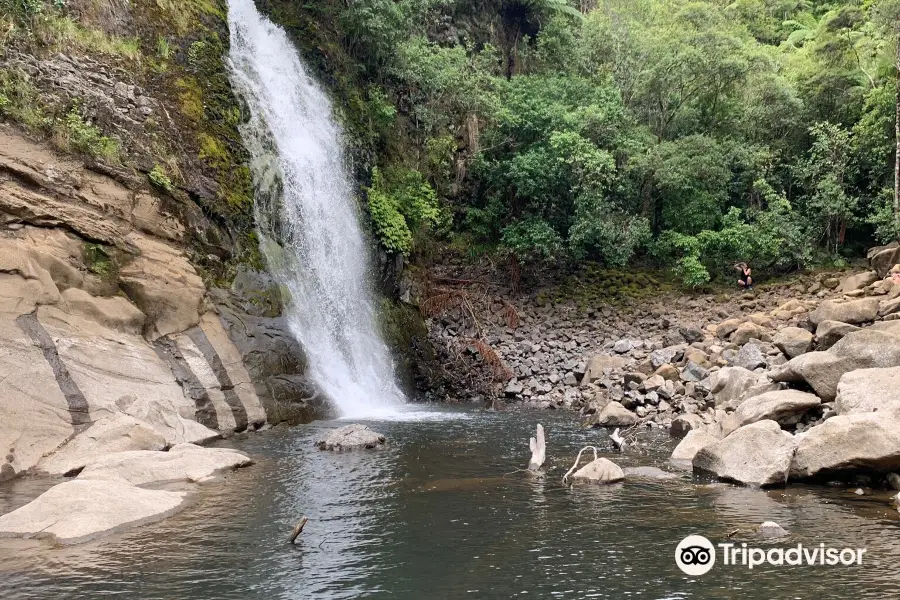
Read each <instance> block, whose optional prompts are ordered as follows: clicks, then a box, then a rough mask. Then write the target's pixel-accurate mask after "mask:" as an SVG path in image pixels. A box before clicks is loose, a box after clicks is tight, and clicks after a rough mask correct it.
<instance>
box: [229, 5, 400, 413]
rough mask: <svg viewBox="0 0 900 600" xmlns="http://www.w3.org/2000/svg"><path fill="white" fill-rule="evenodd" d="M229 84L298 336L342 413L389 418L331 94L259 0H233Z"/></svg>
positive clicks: (383, 358) (261, 217)
mask: <svg viewBox="0 0 900 600" xmlns="http://www.w3.org/2000/svg"><path fill="white" fill-rule="evenodd" d="M228 5H229V26H230V30H231V53H230V62H231V71H232V80H233V83H234V84H235V87H236V89H237V91H238V93H239V94H241V95H242V96H243V97H244V99H245V100H246V102H247V103H248V105H249V107H250V113H251V118H250V121H249V123H247V124H246V125H245V126H243V128H242V130H241V134H242V136H243V138H244V142H245V144H246V145H247V147H248V149H249V150H250V153H251V155H252V161H251V169H252V172H253V178H254V186H255V188H256V202H255V206H256V209H255V210H256V219H257V223H258V228H259V231H258V233H259V237H260V245H261V247H262V250H263V253H264V254H265V257H266V260H267V262H268V264H269V268H270V269H271V271H272V273H273V275H274V276H275V278H276V280H277V281H278V283H279V284H280V285H281V286H282V287H283V289H285V290H286V291H287V294H286V295H287V296H288V297H289V301H288V306H287V308H286V317H287V319H288V322H289V325H290V329H291V332H292V334H293V335H294V336H296V337H297V339H298V340H299V341H300V343H301V344H302V346H303V348H304V350H305V351H306V354H307V357H308V359H309V369H310V374H311V376H312V378H313V380H314V381H315V382H316V384H317V385H318V386H319V388H320V389H321V390H322V391H323V392H324V393H325V394H326V395H327V396H328V398H329V399H330V400H331V402H332V404H333V405H334V407H335V408H336V409H337V410H338V412H339V413H340V416H341V417H356V418H359V417H378V416H381V417H383V416H390V415H392V414H394V413H395V412H396V411H398V410H399V409H400V408H401V407H402V404H403V396H402V393H401V392H400V390H399V389H398V387H397V385H396V383H395V379H394V366H393V363H392V361H391V357H390V353H389V351H388V348H387V346H386V345H385V343H384V341H383V340H382V339H381V338H380V336H379V333H378V331H377V328H376V325H375V307H374V300H373V297H372V293H371V290H370V281H369V274H370V264H369V262H370V257H369V253H370V251H369V247H368V245H367V242H366V238H365V236H364V234H363V231H362V228H361V226H360V223H359V209H358V206H357V202H356V199H355V196H354V185H353V182H352V179H351V176H350V174H349V171H348V165H347V161H346V159H345V157H344V150H343V148H344V140H343V132H342V130H341V127H340V125H339V124H338V123H337V122H336V120H335V118H334V115H333V112H332V106H331V102H330V100H329V98H328V96H327V95H326V94H325V92H323V90H322V89H321V88H320V87H319V85H317V83H316V82H315V81H314V80H313V78H312V77H310V75H309V73H308V72H307V70H306V68H305V66H304V65H303V63H302V62H301V59H300V56H299V55H298V53H297V50H296V49H295V48H294V46H293V44H292V43H291V42H290V40H289V39H288V37H287V35H286V34H285V32H284V30H283V29H281V28H280V27H278V26H277V25H275V24H273V23H272V22H271V21H269V20H268V19H267V18H266V17H264V16H263V15H261V14H260V12H259V11H258V10H257V8H256V6H255V5H254V3H253V0H229V2H228Z"/></svg>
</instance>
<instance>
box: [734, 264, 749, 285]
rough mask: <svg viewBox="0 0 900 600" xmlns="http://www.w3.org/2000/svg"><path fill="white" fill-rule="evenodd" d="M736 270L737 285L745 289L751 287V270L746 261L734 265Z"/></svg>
mask: <svg viewBox="0 0 900 600" xmlns="http://www.w3.org/2000/svg"><path fill="white" fill-rule="evenodd" d="M734 268H735V269H737V272H738V285H739V286H741V287H742V288H745V289H747V290H752V289H753V271H752V270H751V269H750V266H749V265H748V264H747V263H738V264H737V265H735V267H734Z"/></svg>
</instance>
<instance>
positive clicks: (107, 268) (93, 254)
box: [82, 243, 118, 279]
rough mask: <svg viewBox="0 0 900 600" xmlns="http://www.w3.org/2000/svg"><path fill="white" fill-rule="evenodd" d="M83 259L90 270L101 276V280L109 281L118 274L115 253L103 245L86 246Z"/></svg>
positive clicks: (83, 250)
mask: <svg viewBox="0 0 900 600" xmlns="http://www.w3.org/2000/svg"><path fill="white" fill-rule="evenodd" d="M82 257H83V259H84V264H85V265H86V266H87V268H88V270H89V271H90V272H91V273H94V274H95V275H99V276H100V278H101V279H108V278H110V277H111V276H113V275H115V273H116V272H118V266H117V261H116V260H115V259H114V255H113V253H112V252H111V250H110V249H109V248H108V247H106V246H104V245H103V244H88V243H86V244H84V247H83V248H82Z"/></svg>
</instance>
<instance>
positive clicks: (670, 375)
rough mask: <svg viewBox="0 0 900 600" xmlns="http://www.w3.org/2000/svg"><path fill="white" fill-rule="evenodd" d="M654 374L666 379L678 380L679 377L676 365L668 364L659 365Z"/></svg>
mask: <svg viewBox="0 0 900 600" xmlns="http://www.w3.org/2000/svg"><path fill="white" fill-rule="evenodd" d="M654 375H659V376H660V377H662V378H663V379H665V380H668V381H678V380H679V378H680V377H681V373H680V372H679V371H678V369H677V368H676V367H674V366H673V365H670V364H664V365H661V366H660V367H659V368H658V369H657V370H656V372H655V373H654Z"/></svg>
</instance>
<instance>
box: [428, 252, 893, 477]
mask: <svg viewBox="0 0 900 600" xmlns="http://www.w3.org/2000/svg"><path fill="white" fill-rule="evenodd" d="M868 258H869V261H870V266H871V270H868V271H864V272H857V273H850V274H846V273H844V274H840V273H822V274H818V275H804V276H802V277H800V278H798V279H795V280H794V281H792V282H790V283H787V284H772V285H768V286H762V287H758V288H757V290H756V291H754V292H752V293H740V292H734V293H732V294H730V295H725V296H723V295H721V294H720V295H700V296H697V297H693V298H689V297H676V296H674V295H661V296H660V297H658V298H649V299H646V298H645V299H644V300H643V301H638V302H635V301H629V300H628V299H627V298H626V301H625V302H620V303H619V304H618V305H617V306H615V307H614V306H613V305H609V304H608V303H607V304H606V305H600V306H594V307H592V306H590V305H589V306H588V307H587V308H585V307H584V306H582V307H578V306H576V305H575V303H574V302H573V301H570V300H569V301H567V300H565V299H563V300H562V301H561V302H557V303H554V302H546V301H542V300H541V295H542V294H543V293H536V294H531V295H519V296H516V295H514V294H509V293H508V291H506V290H504V289H503V288H502V286H494V287H493V288H487V287H486V286H483V287H481V289H480V290H479V291H480V293H479V294H477V295H476V294H474V293H472V292H471V291H470V292H467V294H468V298H470V299H469V301H468V306H467V307H466V308H465V309H463V308H461V307H458V306H455V307H454V306H451V307H450V308H449V309H448V310H447V311H445V312H444V313H443V314H441V315H439V316H434V317H433V318H431V319H430V321H429V325H430V332H431V336H432V339H433V341H434V343H435V345H436V346H438V347H442V348H445V349H448V350H447V352H448V353H449V354H450V355H452V356H455V358H456V360H457V361H459V360H468V361H469V364H470V365H472V366H471V368H473V369H478V368H482V370H485V369H486V368H487V367H489V368H488V369H487V370H489V371H491V372H492V373H497V369H496V367H495V365H492V364H491V363H492V360H490V359H488V358H486V357H485V356H484V355H483V353H482V352H481V349H480V348H479V347H477V346H475V345H474V344H473V343H472V342H471V341H469V340H471V339H473V338H476V337H478V335H479V333H480V334H481V335H482V337H481V340H482V341H483V342H485V343H486V344H488V345H489V346H490V348H491V349H492V350H493V351H494V352H495V353H496V359H497V360H499V361H502V365H503V366H504V367H505V368H507V369H508V371H507V373H506V375H507V376H510V375H511V377H509V378H508V379H507V380H505V381H502V382H498V381H497V380H496V379H497V378H494V381H492V382H491V383H490V385H489V386H483V387H482V388H481V390H479V392H480V393H474V394H470V395H468V396H456V397H455V398H452V400H454V401H458V402H475V403H483V402H486V401H487V402H490V403H491V404H492V405H493V406H495V407H497V408H501V407H503V406H504V405H505V404H506V403H517V404H520V405H522V406H528V407H535V408H545V409H548V408H562V409H570V410H573V411H577V412H578V413H579V414H581V415H582V416H583V417H584V419H585V422H586V424H587V425H590V426H594V427H605V428H631V427H635V428H637V427H656V428H664V429H668V430H669V431H670V433H671V435H672V436H673V437H675V438H679V439H681V440H682V441H681V442H680V443H679V445H678V446H677V448H676V449H675V451H674V453H673V455H672V463H673V464H674V465H676V466H681V467H686V468H692V469H693V470H694V471H696V472H701V473H705V474H711V475H712V476H714V477H716V478H718V479H720V480H723V481H730V482H735V483H739V484H748V485H757V486H773V485H784V484H785V483H786V482H788V481H799V480H804V481H819V482H828V481H841V482H844V483H850V484H865V485H873V486H887V485H888V484H889V481H888V479H887V475H888V474H889V473H891V472H892V471H894V470H896V469H900V405H898V404H897V400H896V395H895V394H894V393H893V389H894V388H895V385H894V384H895V383H898V382H900V285H898V284H897V282H896V281H895V280H894V279H893V278H891V277H890V276H889V273H888V271H889V269H890V268H891V266H892V265H894V264H896V263H897V262H900V249H898V247H897V246H896V245H892V246H888V247H880V248H875V249H873V250H872V251H871V252H870V253H869V256H868ZM444 275H445V276H447V277H449V276H448V275H447V274H446V273H445V274H444ZM452 275H453V276H455V277H456V278H457V279H459V280H462V276H461V275H460V274H459V273H453V274H452ZM471 298H475V300H472V299H471ZM509 306H515V309H516V311H517V319H516V320H515V322H511V320H510V319H509V318H508V317H509V314H508V309H507V308H506V307H509ZM467 313H470V314H467ZM473 322H477V327H478V328H479V329H480V330H479V331H476V327H475V326H473ZM454 353H455V354H454ZM484 379H485V378H483V379H482V381H484ZM457 390H458V388H457ZM485 390H486V391H485ZM482 394H483V395H482Z"/></svg>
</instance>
